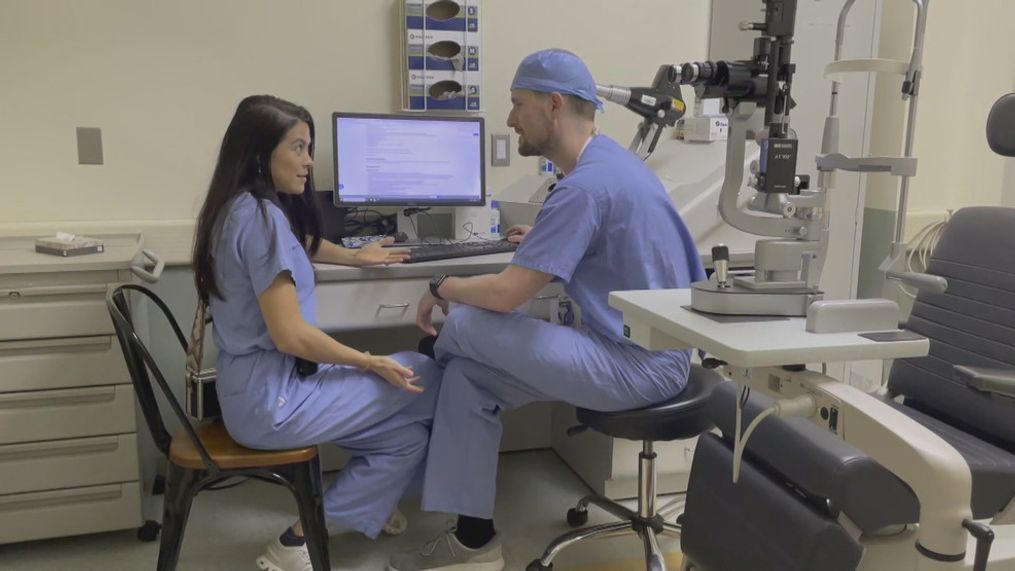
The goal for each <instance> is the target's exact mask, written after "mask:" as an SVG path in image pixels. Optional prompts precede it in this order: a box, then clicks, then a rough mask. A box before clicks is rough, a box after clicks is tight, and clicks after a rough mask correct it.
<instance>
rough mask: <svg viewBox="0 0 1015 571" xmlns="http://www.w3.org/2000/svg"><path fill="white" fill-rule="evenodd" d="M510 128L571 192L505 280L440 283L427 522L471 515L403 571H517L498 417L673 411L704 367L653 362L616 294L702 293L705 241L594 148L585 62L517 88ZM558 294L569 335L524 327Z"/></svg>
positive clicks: (653, 188)
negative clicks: (548, 409) (568, 410)
mask: <svg viewBox="0 0 1015 571" xmlns="http://www.w3.org/2000/svg"><path fill="white" fill-rule="evenodd" d="M511 102H512V108H511V113H510V115H508V121H507V124H508V126H509V127H511V128H513V129H514V130H515V132H516V133H517V134H518V152H519V153H520V154H522V155H523V156H544V157H546V158H548V159H550V160H552V161H553V163H554V164H555V165H557V167H558V168H560V169H561V170H562V171H564V172H565V173H566V176H565V177H564V178H563V179H562V180H560V181H559V182H558V183H557V186H556V188H555V189H554V190H553V192H551V193H550V195H549V197H548V198H547V199H546V201H545V204H544V205H543V208H542V210H541V211H540V212H539V215H538V216H537V217H536V221H535V224H534V225H533V226H532V227H531V228H527V227H523V228H515V229H512V231H509V238H511V239H513V240H515V241H519V242H520V245H519V248H518V250H517V252H516V253H515V256H514V259H513V260H512V262H511V264H510V266H508V268H507V269H505V270H504V271H503V272H501V273H499V274H491V275H484V276H475V277H468V278H455V277H445V276H437V277H435V278H434V279H433V280H432V281H431V283H430V291H428V292H427V293H425V294H424V296H423V298H422V299H421V300H420V304H419V315H418V320H417V323H418V324H419V325H420V327H422V328H423V330H424V331H427V332H429V333H431V334H433V333H435V331H434V328H433V325H432V324H431V313H432V310H433V308H434V307H435V306H441V307H442V308H443V309H445V310H446V309H447V308H448V305H447V303H448V302H455V303H456V306H455V307H454V308H453V309H452V310H451V311H450V313H449V315H448V317H447V320H446V322H445V324H444V327H443V329H442V330H441V333H440V336H439V337H438V338H437V341H436V344H435V346H434V351H435V354H436V357H437V360H438V363H439V364H441V365H443V366H444V378H443V381H442V385H441V389H440V395H439V397H438V404H437V411H436V414H435V419H434V425H433V433H432V436H431V440H430V449H429V452H428V456H427V466H426V473H425V479H424V482H423V509H425V510H428V511H438V512H449V513H453V514H458V522H457V525H456V526H455V528H453V529H452V530H451V531H449V532H447V533H446V534H444V535H442V536H440V537H438V538H437V539H435V540H434V541H433V542H430V543H428V544H426V545H425V546H423V548H422V549H421V550H419V551H418V552H415V553H408V554H403V555H398V556H395V557H394V558H392V560H391V564H390V566H389V569H391V570H393V571H420V570H430V571H435V570H440V569H471V570H477V571H478V570H482V571H498V570H500V569H502V568H503V565H504V560H503V556H502V554H501V543H500V538H499V536H498V535H497V534H496V532H495V530H494V526H493V508H494V497H495V487H496V476H497V454H498V448H499V445H500V437H501V421H500V415H501V412H502V411H504V410H510V409H514V408H517V407H519V406H521V405H524V404H527V403H530V402H533V401H566V402H569V403H571V404H574V405H576V406H579V407H583V408H590V409H594V410H604V411H613V410H625V409H634V408H640V407H644V406H648V405H650V404H654V403H658V402H661V401H665V400H668V399H671V398H673V397H675V396H676V395H677V394H678V393H680V391H681V390H682V389H683V387H684V385H685V384H686V381H687V374H688V370H689V360H690V351H687V350H682V351H648V350H645V349H643V348H641V347H639V346H637V345H634V344H633V343H631V342H630V341H629V340H627V339H625V337H624V333H623V323H622V319H621V315H620V312H618V311H617V310H614V309H612V308H611V307H610V306H609V304H608V302H607V298H608V295H609V292H611V291H616V290H636V289H658V288H683V287H688V286H689V285H690V283H691V282H692V281H697V280H702V279H704V277H705V276H704V271H703V269H702V266H701V261H700V259H699V257H698V253H697V250H696V248H695V245H694V240H693V239H692V238H691V235H690V234H689V232H688V231H687V228H686V226H685V225H684V223H683V221H682V220H681V219H680V216H679V215H678V214H677V211H676V209H675V208H674V206H673V203H672V201H671V200H670V198H669V196H668V195H667V194H666V190H665V189H664V188H663V186H662V184H661V183H660V181H659V179H658V178H657V177H656V176H655V174H653V173H652V171H651V170H650V169H649V168H648V167H646V166H645V165H644V163H642V162H641V160H639V159H638V158H637V157H636V156H635V155H634V154H632V153H630V152H629V151H627V150H626V149H624V148H623V147H621V146H619V145H618V144H617V143H616V142H615V141H613V140H612V139H610V138H609V137H606V136H603V135H598V134H596V128H595V123H594V120H595V112H596V110H597V109H602V103H601V102H600V101H599V100H598V99H596V90H595V82H594V81H593V79H592V76H591V74H590V73H589V70H588V68H586V66H585V64H584V63H583V62H582V61H581V59H579V58H578V57H577V56H576V55H574V54H572V53H570V52H567V51H564V50H556V49H554V50H544V51H540V52H537V53H534V54H532V55H530V56H528V57H526V58H525V59H524V60H523V61H522V63H521V64H520V65H519V66H518V71H517V72H516V74H515V78H514V81H513V82H512V84H511ZM553 281H559V282H562V283H563V284H564V289H565V291H566V292H567V295H568V296H570V297H571V299H573V300H574V301H575V302H576V303H577V304H578V305H579V307H580V308H581V326H580V327H578V328H570V327H564V326H561V325H555V324H551V323H547V322H544V321H541V320H539V319H535V318H533V317H530V316H527V315H524V314H521V313H518V312H513V310H515V309H516V308H517V307H519V306H520V305H522V304H524V303H526V302H528V301H530V300H532V299H533V298H534V297H535V296H536V294H537V293H538V292H539V291H540V290H541V289H543V287H544V286H546V285H547V284H549V283H551V282H553Z"/></svg>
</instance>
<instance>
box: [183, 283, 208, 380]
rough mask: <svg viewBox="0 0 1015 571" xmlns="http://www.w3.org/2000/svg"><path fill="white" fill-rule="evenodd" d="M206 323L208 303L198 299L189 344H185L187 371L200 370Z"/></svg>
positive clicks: (198, 371)
mask: <svg viewBox="0 0 1015 571" xmlns="http://www.w3.org/2000/svg"><path fill="white" fill-rule="evenodd" d="M207 323H208V305H207V304H206V303H204V302H203V301H200V300H199V301H198V302H197V311H195V312H194V324H193V325H192V326H191V328H190V345H188V346H187V370H188V371H189V372H193V373H200V372H201V362H202V360H203V359H204V330H205V326H206V325H207Z"/></svg>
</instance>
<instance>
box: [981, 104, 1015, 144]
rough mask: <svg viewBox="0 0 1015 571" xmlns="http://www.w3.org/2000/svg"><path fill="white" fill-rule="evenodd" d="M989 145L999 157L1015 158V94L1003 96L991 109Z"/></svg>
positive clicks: (988, 119) (988, 116)
mask: <svg viewBox="0 0 1015 571" xmlns="http://www.w3.org/2000/svg"><path fill="white" fill-rule="evenodd" d="M987 144H988V145H990V149H991V150H992V151H994V152H995V153H997V154H999V155H1002V156H1005V157H1015V93H1008V94H1007V95H1002V96H1001V98H1000V99H998V100H997V101H995V102H994V106H993V107H991V108H990V114H989V115H987Z"/></svg>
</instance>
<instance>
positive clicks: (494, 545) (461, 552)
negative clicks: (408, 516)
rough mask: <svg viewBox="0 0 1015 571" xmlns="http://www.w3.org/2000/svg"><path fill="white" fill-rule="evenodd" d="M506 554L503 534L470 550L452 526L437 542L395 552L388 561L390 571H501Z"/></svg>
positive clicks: (435, 540)
mask: <svg viewBox="0 0 1015 571" xmlns="http://www.w3.org/2000/svg"><path fill="white" fill-rule="evenodd" d="M502 569H504V556H503V554H502V553H501V546H500V536H499V534H498V535H495V536H494V538H493V539H491V540H490V542H489V543H487V544H486V545H484V546H483V547H480V548H478V549H469V548H468V547H465V546H464V545H462V544H461V542H459V541H458V538H457V537H455V528H454V527H451V528H450V529H448V531H446V532H445V533H443V534H441V535H440V536H439V537H437V538H436V539H434V540H433V541H430V542H427V543H426V544H424V545H423V547H422V548H421V549H419V550H418V551H415V552H410V553H402V554H399V555H395V556H394V557H392V558H391V561H390V562H389V563H388V571H452V570H454V571H501V570H502Z"/></svg>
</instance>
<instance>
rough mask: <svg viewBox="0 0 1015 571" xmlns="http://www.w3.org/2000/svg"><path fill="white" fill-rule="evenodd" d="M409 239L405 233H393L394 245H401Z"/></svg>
mask: <svg viewBox="0 0 1015 571" xmlns="http://www.w3.org/2000/svg"><path fill="white" fill-rule="evenodd" d="M408 239H409V235H408V234H406V233H405V232H395V243H396V244H401V243H402V242H405V241H407V240H408Z"/></svg>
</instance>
